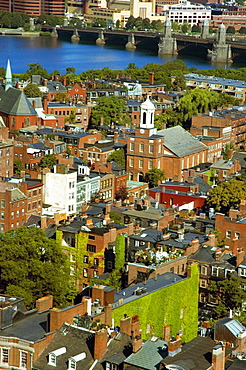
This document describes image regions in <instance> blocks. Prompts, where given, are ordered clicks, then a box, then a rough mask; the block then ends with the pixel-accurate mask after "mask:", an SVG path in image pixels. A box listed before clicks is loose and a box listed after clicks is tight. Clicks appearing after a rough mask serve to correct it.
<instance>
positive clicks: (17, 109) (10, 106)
mask: <svg viewBox="0 0 246 370" xmlns="http://www.w3.org/2000/svg"><path fill="white" fill-rule="evenodd" d="M0 112H3V113H6V114H11V115H13V116H36V115H37V113H36V111H35V109H34V108H33V106H32V104H31V103H30V102H29V100H28V99H27V97H26V95H25V94H24V92H23V91H21V90H18V89H15V88H14V87H10V88H9V89H8V90H7V91H6V92H5V93H4V94H3V95H2V97H1V100H0Z"/></svg>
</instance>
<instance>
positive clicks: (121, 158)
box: [107, 148, 126, 168]
mask: <svg viewBox="0 0 246 370" xmlns="http://www.w3.org/2000/svg"><path fill="white" fill-rule="evenodd" d="M107 161H108V162H112V161H114V162H116V163H117V164H118V165H119V166H121V167H123V168H125V166H126V160H125V151H124V149H122V148H121V149H118V150H115V151H114V152H113V153H111V154H110V155H109V156H108V159H107Z"/></svg>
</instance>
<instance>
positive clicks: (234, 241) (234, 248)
mask: <svg viewBox="0 0 246 370" xmlns="http://www.w3.org/2000/svg"><path fill="white" fill-rule="evenodd" d="M238 242H239V241H238V237H237V236H235V237H234V238H233V239H232V241H231V250H232V253H233V254H235V255H237V253H238V247H239V245H238Z"/></svg>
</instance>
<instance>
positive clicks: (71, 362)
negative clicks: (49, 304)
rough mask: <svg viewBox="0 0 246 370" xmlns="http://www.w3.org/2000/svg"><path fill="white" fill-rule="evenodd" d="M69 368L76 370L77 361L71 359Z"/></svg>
mask: <svg viewBox="0 0 246 370" xmlns="http://www.w3.org/2000/svg"><path fill="white" fill-rule="evenodd" d="M68 368H69V369H76V361H75V360H72V359H70V360H69V365H68Z"/></svg>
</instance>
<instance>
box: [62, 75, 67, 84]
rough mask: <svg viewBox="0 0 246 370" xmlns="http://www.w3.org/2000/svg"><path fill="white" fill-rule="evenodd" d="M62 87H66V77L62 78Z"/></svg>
mask: <svg viewBox="0 0 246 370" xmlns="http://www.w3.org/2000/svg"><path fill="white" fill-rule="evenodd" d="M63 86H67V77H66V76H64V77H63Z"/></svg>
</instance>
